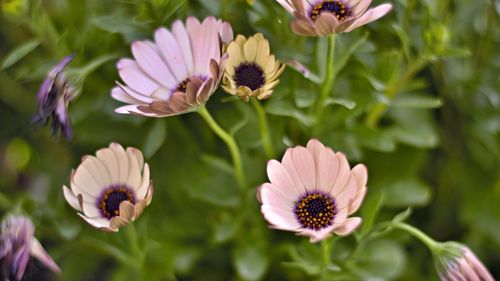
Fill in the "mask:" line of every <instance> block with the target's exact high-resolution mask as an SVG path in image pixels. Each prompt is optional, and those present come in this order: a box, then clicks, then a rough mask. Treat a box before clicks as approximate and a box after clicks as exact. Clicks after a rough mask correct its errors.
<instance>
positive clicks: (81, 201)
mask: <svg viewBox="0 0 500 281" xmlns="http://www.w3.org/2000/svg"><path fill="white" fill-rule="evenodd" d="M63 192H64V197H65V198H66V201H68V203H69V204H70V205H71V207H73V208H74V209H75V210H77V211H78V212H79V213H78V215H79V216H80V217H82V218H83V219H84V220H85V221H86V222H88V223H89V224H90V225H92V226H94V227H95V228H97V229H100V230H104V231H112V232H117V231H118V229H119V228H120V227H122V226H125V225H127V224H129V223H130V222H133V221H135V220H136V219H137V218H138V217H139V216H140V215H141V214H142V212H143V210H144V209H145V208H146V207H147V206H148V205H149V204H150V203H151V199H152V197H153V185H152V183H151V181H150V179H149V165H148V164H147V163H144V157H143V156H142V153H141V151H139V150H138V149H136V148H133V147H129V148H127V149H126V150H125V149H124V148H123V147H122V146H121V145H120V144H118V143H112V144H110V145H109V148H108V147H107V148H102V149H100V150H98V151H97V152H96V156H91V155H87V156H84V157H83V159H82V163H81V164H80V165H79V166H78V168H77V169H76V171H73V173H72V174H71V188H68V187H66V186H63Z"/></svg>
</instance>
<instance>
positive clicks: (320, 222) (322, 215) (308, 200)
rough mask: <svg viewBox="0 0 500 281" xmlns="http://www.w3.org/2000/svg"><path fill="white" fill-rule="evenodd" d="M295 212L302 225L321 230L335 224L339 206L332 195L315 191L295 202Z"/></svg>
mask: <svg viewBox="0 0 500 281" xmlns="http://www.w3.org/2000/svg"><path fill="white" fill-rule="evenodd" d="M294 212H295V217H296V218H297V220H298V221H299V223H300V224H301V225H302V227H304V228H308V229H314V230H320V229H323V228H325V227H328V226H331V225H332V224H333V220H334V218H335V215H336V214H337V206H336V204H335V199H333V198H332V197H331V196H329V195H326V194H323V193H320V192H315V193H310V194H306V195H305V196H304V197H302V198H301V199H300V200H299V201H297V202H295V210H294Z"/></svg>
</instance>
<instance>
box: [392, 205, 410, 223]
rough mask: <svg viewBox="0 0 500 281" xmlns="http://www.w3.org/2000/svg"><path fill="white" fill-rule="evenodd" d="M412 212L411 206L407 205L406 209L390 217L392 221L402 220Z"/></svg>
mask: <svg viewBox="0 0 500 281" xmlns="http://www.w3.org/2000/svg"><path fill="white" fill-rule="evenodd" d="M412 212H413V210H412V208H411V207H408V208H406V210H404V211H402V212H401V213H399V214H397V215H396V216H394V218H393V219H392V221H393V222H396V223H397V222H404V221H406V220H407V219H408V218H409V217H410V216H411V213H412Z"/></svg>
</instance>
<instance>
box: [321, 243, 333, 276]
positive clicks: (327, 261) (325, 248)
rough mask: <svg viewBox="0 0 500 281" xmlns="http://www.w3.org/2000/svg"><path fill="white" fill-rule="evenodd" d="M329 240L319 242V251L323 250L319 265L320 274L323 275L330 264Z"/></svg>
mask: <svg viewBox="0 0 500 281" xmlns="http://www.w3.org/2000/svg"><path fill="white" fill-rule="evenodd" d="M330 242H331V240H330V239H325V240H323V241H321V249H322V250H323V263H322V264H321V272H322V273H324V272H325V271H326V269H327V267H328V265H329V264H330V246H331V243H330Z"/></svg>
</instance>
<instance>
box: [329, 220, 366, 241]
mask: <svg viewBox="0 0 500 281" xmlns="http://www.w3.org/2000/svg"><path fill="white" fill-rule="evenodd" d="M361 222H362V219H361V218H359V217H354V218H348V219H347V220H345V222H344V223H343V224H342V225H340V226H339V227H337V228H336V229H335V230H334V231H333V232H335V234H337V235H340V236H346V235H349V234H351V233H352V232H353V231H354V230H356V228H358V226H359V225H360V224H361Z"/></svg>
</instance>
